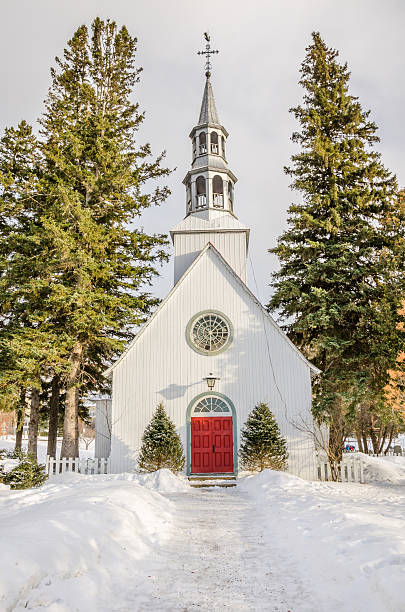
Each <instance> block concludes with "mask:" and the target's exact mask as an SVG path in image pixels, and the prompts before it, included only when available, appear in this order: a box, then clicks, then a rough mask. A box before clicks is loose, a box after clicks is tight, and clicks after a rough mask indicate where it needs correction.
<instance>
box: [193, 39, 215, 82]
mask: <svg viewBox="0 0 405 612" xmlns="http://www.w3.org/2000/svg"><path fill="white" fill-rule="evenodd" d="M204 38H205V40H206V41H207V44H206V45H205V51H197V54H198V55H205V56H206V61H205V76H206V77H207V79H209V78H210V76H211V60H210V57H211V55H215V53H219V51H216V50H215V51H214V49H211V45H210V40H211V37H210V35H209V34H208V32H204Z"/></svg>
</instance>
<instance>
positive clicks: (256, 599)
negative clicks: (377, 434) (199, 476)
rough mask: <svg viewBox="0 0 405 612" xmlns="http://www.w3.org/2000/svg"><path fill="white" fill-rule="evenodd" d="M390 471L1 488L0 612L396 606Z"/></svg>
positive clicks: (64, 481) (399, 553)
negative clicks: (193, 485) (373, 480)
mask: <svg viewBox="0 0 405 612" xmlns="http://www.w3.org/2000/svg"><path fill="white" fill-rule="evenodd" d="M387 469H388V468H387ZM402 472H404V474H405V469H404V467H403V466H398V478H397V481H398V483H399V484H384V485H378V484H367V485H358V484H354V483H349V484H344V483H340V484H339V483H323V482H306V481H304V480H301V479H299V478H296V477H294V476H291V475H289V474H285V473H281V472H271V471H270V470H266V471H265V472H263V473H262V474H259V475H257V476H252V477H246V478H240V479H238V485H237V487H236V488H235V489H219V488H212V489H208V490H204V489H194V490H193V489H190V487H189V485H188V482H187V481H186V479H185V478H184V477H176V476H174V475H173V474H171V472H169V471H168V470H161V471H160V472H155V473H153V474H149V475H142V476H141V475H136V474H110V475H100V476H81V475H77V474H76V475H75V474H64V475H62V476H60V477H58V478H55V479H51V480H50V481H49V482H48V483H47V484H45V485H44V486H43V487H40V488H39V489H31V490H26V491H9V490H8V488H7V487H4V486H2V485H0V542H1V554H0V612H3V611H4V612H20V611H21V612H23V611H24V610H40V609H41V610H48V611H49V612H171V611H172V612H192V611H195V610H199V611H200V612H213V611H214V610H232V612H240V611H244V610H246V611H249V612H315V611H316V612H341V611H342V610H344V609H347V608H349V609H350V610H351V611H352V612H405V591H404V584H405V486H404V484H405V478H402ZM399 476H400V477H401V478H399ZM402 481H404V482H402ZM395 482H396V481H395Z"/></svg>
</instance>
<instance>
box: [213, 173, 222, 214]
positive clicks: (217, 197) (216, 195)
mask: <svg viewBox="0 0 405 612" xmlns="http://www.w3.org/2000/svg"><path fill="white" fill-rule="evenodd" d="M212 197H213V205H214V206H215V208H223V207H224V183H223V180H222V178H221V177H220V176H219V174H216V175H215V176H214V178H213V179H212Z"/></svg>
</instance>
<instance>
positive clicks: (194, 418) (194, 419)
mask: <svg viewBox="0 0 405 612" xmlns="http://www.w3.org/2000/svg"><path fill="white" fill-rule="evenodd" d="M236 432H237V429H236V413H235V408H234V405H233V403H232V402H231V400H230V399H229V398H228V397H226V396H225V395H223V394H222V393H215V392H210V393H201V394H200V395H198V396H197V397H195V398H194V399H193V400H192V401H191V402H190V404H189V406H188V408H187V474H188V475H190V474H236V472H237V444H236V440H237V438H236Z"/></svg>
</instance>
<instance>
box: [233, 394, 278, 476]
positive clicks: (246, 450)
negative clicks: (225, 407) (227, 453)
mask: <svg viewBox="0 0 405 612" xmlns="http://www.w3.org/2000/svg"><path fill="white" fill-rule="evenodd" d="M239 456H240V458H241V463H242V468H243V469H245V470H249V471H252V472H262V471H263V470H264V469H266V468H270V469H272V470H286V469H287V459H288V452H287V441H286V439H285V438H283V436H282V435H281V434H280V429H279V427H278V425H277V421H276V419H275V418H274V416H273V414H272V412H271V411H270V409H269V407H268V406H267V404H264V403H263V402H260V404H258V405H257V406H256V407H255V409H254V410H252V412H251V413H250V414H249V416H248V420H247V421H246V423H245V427H244V429H242V432H241V446H240V449H239Z"/></svg>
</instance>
